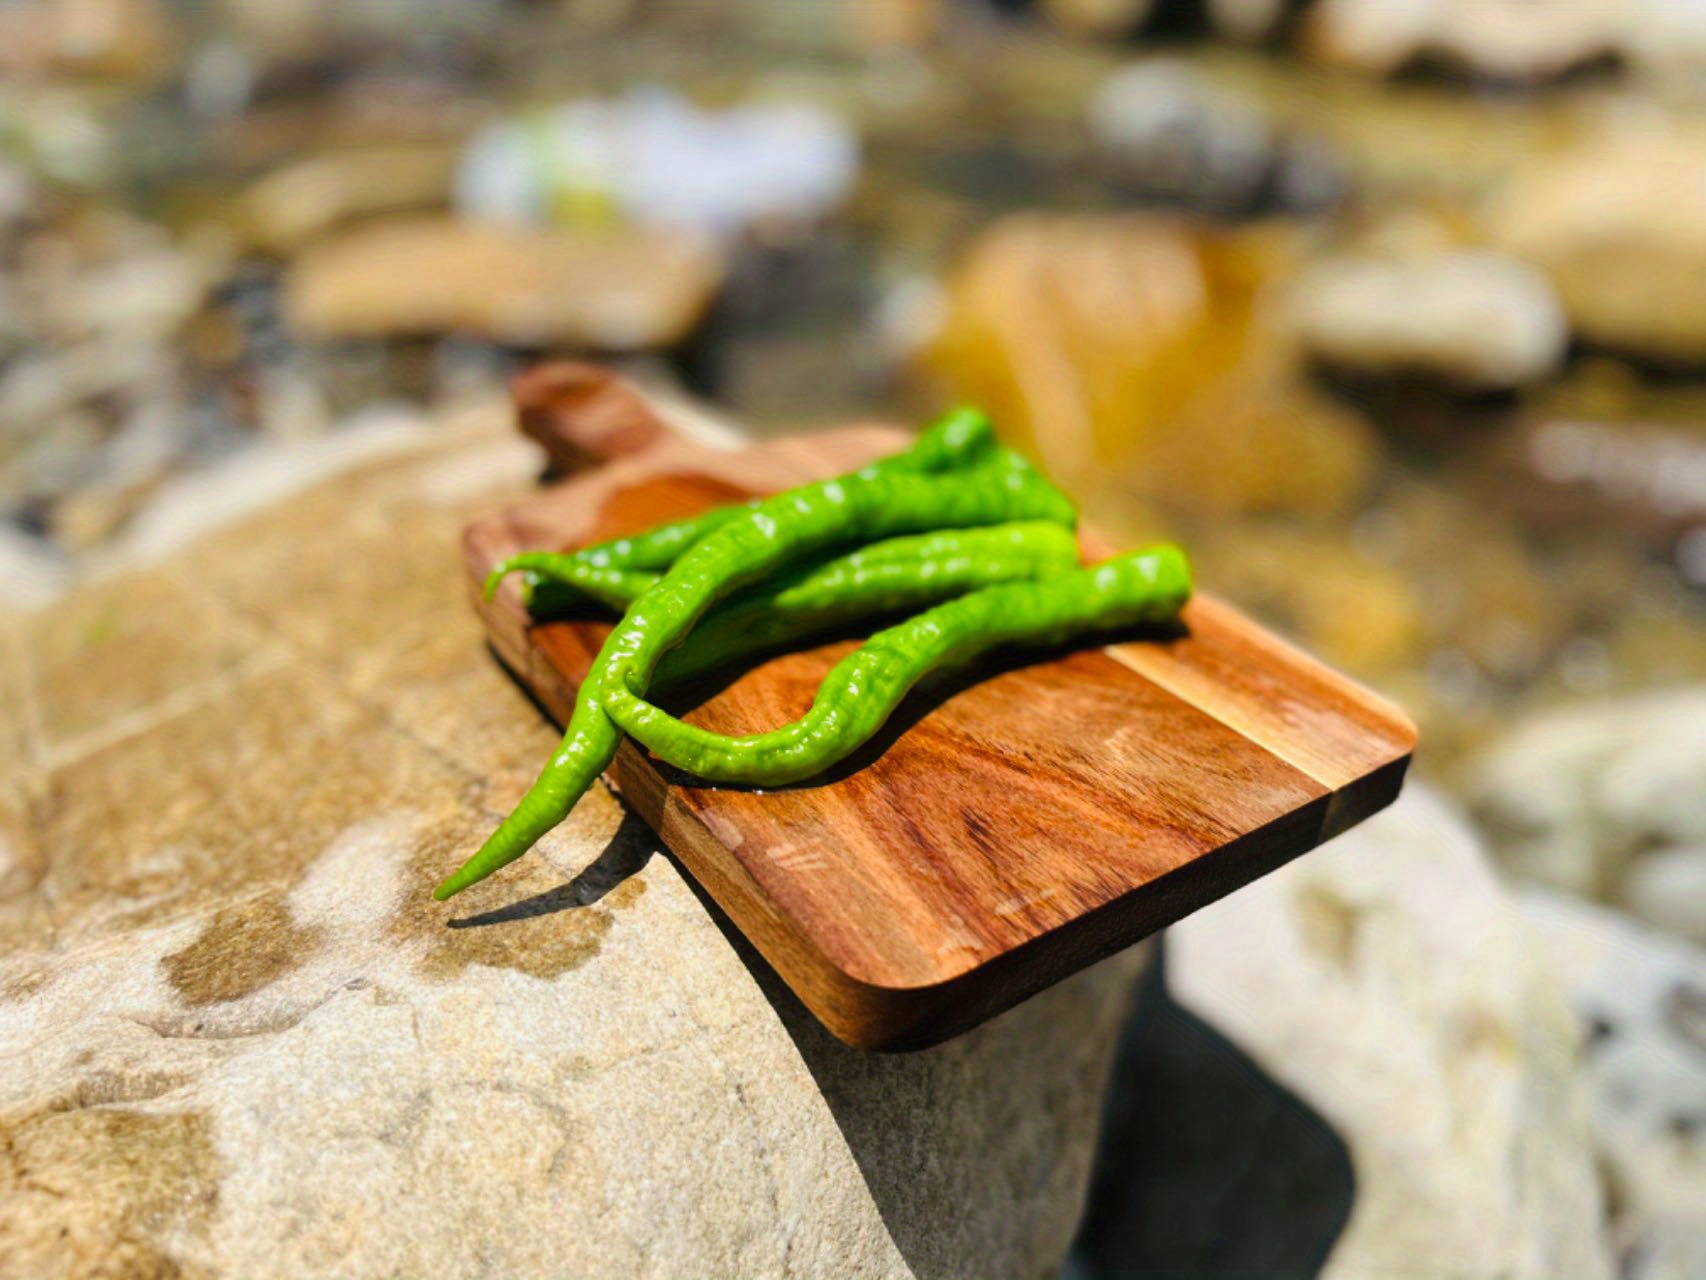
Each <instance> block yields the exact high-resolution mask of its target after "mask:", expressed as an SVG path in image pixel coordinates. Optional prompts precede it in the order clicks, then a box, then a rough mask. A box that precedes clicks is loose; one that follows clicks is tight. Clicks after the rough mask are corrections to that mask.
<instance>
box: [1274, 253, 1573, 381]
mask: <svg viewBox="0 0 1706 1280" xmlns="http://www.w3.org/2000/svg"><path fill="white" fill-rule="evenodd" d="M1293 300H1294V315H1295V319H1296V323H1297V326H1298V330H1299V334H1300V336H1301V338H1302V340H1303V344H1304V346H1305V347H1306V348H1307V349H1308V350H1309V352H1310V354H1311V355H1313V356H1315V357H1316V358H1317V359H1319V360H1322V361H1324V362H1326V363H1328V364H1331V365H1335V366H1339V367H1343V368H1348V369H1354V370H1358V371H1361V372H1367V373H1377V374H1386V373H1399V372H1411V373H1425V374H1431V375H1434V376H1437V377H1440V378H1443V379H1445V380H1447V381H1449V382H1452V383H1455V384H1458V385H1460V386H1463V387H1466V388H1477V389H1500V388H1509V387H1517V386H1521V385H1522V384H1524V383H1527V382H1532V381H1534V380H1535V379H1537V378H1541V377H1543V376H1545V375H1546V374H1548V373H1550V372H1552V371H1553V370H1554V369H1555V368H1557V367H1558V365H1559V363H1560V362H1561V361H1562V360H1563V358H1564V350H1565V347H1566V345H1567V343H1568V340H1569V332H1568V327H1567V325H1566V323H1565V319H1564V311H1563V308H1562V306H1561V305H1560V304H1559V302H1558V299H1557V296H1556V295H1555V294H1554V293H1553V291H1552V286H1551V285H1550V284H1549V283H1548V282H1547V279H1546V277H1545V276H1544V275H1542V274H1541V273H1540V272H1539V271H1537V270H1535V269H1534V268H1533V267H1530V266H1528V265H1527V264H1525V263H1522V262H1519V261H1517V260H1516V259H1514V258H1511V257H1508V256H1506V255H1504V254H1500V253H1492V252H1486V251H1470V250H1448V251H1444V252H1434V253H1427V254H1421V255H1417V256H1415V257H1413V258H1406V259H1402V260H1387V259H1382V258H1374V257H1343V258H1335V259H1329V260H1327V261H1324V262H1322V263H1321V264H1320V265H1318V266H1317V267H1315V268H1314V269H1313V270H1311V271H1309V272H1307V273H1306V274H1305V275H1304V276H1303V277H1302V278H1301V279H1299V280H1298V282H1297V284H1296V286H1295V288H1294V291H1293Z"/></svg>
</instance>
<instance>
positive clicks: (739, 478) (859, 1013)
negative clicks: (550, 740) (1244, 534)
mask: <svg viewBox="0 0 1706 1280" xmlns="http://www.w3.org/2000/svg"><path fill="white" fill-rule="evenodd" d="M515 391H516V397H517V401H518V405H519V408H520V413H521V421H522V427H523V430H525V431H527V432H528V434H530V435H532V436H534V437H535V438H536V439H538V440H539V441H540V442H541V443H542V444H543V445H544V446H545V448H546V451H547V453H548V455H549V456H550V458H551V460H552V463H553V465H554V467H555V468H556V469H557V470H558V471H559V472H560V473H571V474H569V475H568V478H567V479H566V480H564V481H563V482H561V483H558V484H555V485H552V486H551V487H549V488H546V489H544V490H543V491H541V492H540V493H539V494H538V495H537V496H535V497H533V498H530V499H529V500H527V501H526V502H524V503H522V504H521V505H519V506H517V507H515V508H512V509H511V510H509V511H506V512H503V513H501V514H498V515H494V516H492V517H491V518H489V519H485V520H481V521H478V522H476V523H475V524H473V525H471V526H470V527H469V528H468V530H467V533H466V537H465V543H464V551H465V554H466V559H467V566H468V573H469V577H470V582H471V583H472V584H474V585H475V586H476V591H475V598H476V600H477V601H478V600H479V593H478V590H477V584H478V583H479V582H480V581H481V580H482V579H483V578H484V577H485V575H486V572H487V571H488V570H489V569H490V568H491V566H492V565H493V564H494V563H495V562H497V561H498V560H500V559H502V558H503V557H505V556H506V555H508V554H510V553H511V552H513V551H518V550H522V549H527V548H568V547H572V546H575V545H578V544H581V543H585V542H589V541H596V540H598V539H602V538H606V537H611V536H615V535H617V534H621V533H630V532H634V531H636V530H639V529H641V528H644V527H646V526H649V525H651V524H654V523H656V522H658V521H660V520H666V519H673V518H676V517H679V516H683V515H687V514H691V513H692V512H695V511H698V510H701V509H703V508H706V507H709V506H712V505H714V504H717V503H723V502H729V501H732V500H737V499H741V498H745V497H747V496H749V495H751V494H754V493H768V492H774V491H776V490H779V489H783V488H787V487H789V486H791V485H794V484H798V483H800V482H802V481H806V480H810V479H814V478H818V477H821V476H825V475H830V474H835V473H839V472H842V471H846V470H849V469H851V468H853V467H856V466H859V465H861V464H863V463H865V462H867V461H869V460H870V459H872V458H875V457H877V456H879V455H882V454H885V453H888V452H891V451H893V450H894V449H896V448H898V447H900V446H901V445H902V444H903V443H904V441H905V436H904V434H903V433H901V432H898V431H896V430H895V429H893V428H887V427H874V426H857V427H847V428H843V429H840V430H835V431H830V432H826V433H823V434H821V435H813V436H809V437H793V438H789V439H785V440H777V441H773V442H768V443H764V444H757V445H753V446H751V447H750V448H744V449H738V450H729V449H720V448H716V447H713V446H711V445H708V444H706V443H700V442H695V441H693V440H690V439H689V438H687V436H685V435H683V434H680V433H679V432H677V431H675V430H673V429H672V428H671V427H670V426H669V425H667V423H666V420H665V414H664V413H663V412H662V411H661V410H659V409H658V407H657V406H655V405H654V404H652V403H651V402H649V401H648V400H647V399H645V398H644V397H643V396H641V395H640V394H639V393H638V392H636V391H635V390H634V389H633V388H631V387H629V386H628V385H626V384H625V383H623V382H622V381H620V380H619V379H617V378H615V377H614V376H612V375H610V374H609V373H607V372H605V371H603V370H601V369H598V368H595V367H593V366H587V365H556V366H549V367H546V368H543V369H539V370H535V371H534V372H532V373H530V374H527V375H524V376H523V377H522V378H520V379H518V380H517V382H516V385H515ZM1100 553H1101V552H1100V550H1098V552H1097V554H1100ZM478 607H479V608H480V611H481V614H482V616H483V617H484V619H485V621H486V625H487V627H488V628H489V630H490V633H491V638H492V641H493V644H494V646H495V647H496V649H497V651H498V653H499V654H500V656H501V657H502V658H503V660H504V662H505V663H507V664H508V665H509V666H510V667H511V668H512V669H513V670H514V672H515V673H516V674H517V675H518V676H519V677H520V679H521V680H522V681H524V682H525V683H526V684H527V686H528V687H529V688H530V689H532V690H533V692H534V693H535V694H536V695H537V697H538V698H539V699H540V701H541V702H542V703H543V704H544V706H545V707H546V708H547V709H548V710H549V711H550V713H551V714H552V715H553V716H555V717H556V718H557V719H558V720H559V721H561V720H563V719H565V718H566V717H567V716H568V714H569V711H570V710H571V708H572V707H573V705H574V691H575V688H576V685H577V683H578V682H579V680H580V679H581V678H582V676H583V675H584V674H585V671H586V669H587V666H588V664H589V662H590V661H591V659H592V657H593V655H594V654H595V653H596V652H597V649H598V646H599V644H600V643H601V641H602V640H603V638H604V635H605V633H606V631H607V630H608V627H607V625H606V624H603V623H599V622H593V621H566V622H552V623H546V624H541V625H534V624H532V623H531V621H530V619H529V617H528V615H527V612H526V610H525V608H524V607H523V606H522V604H521V598H520V593H519V588H518V585H517V583H516V580H515V579H513V578H512V579H511V580H510V581H509V583H507V584H506V586H505V589H504V590H503V591H501V592H500V593H499V595H498V597H497V599H496V600H495V601H493V602H491V603H490V604H487V603H485V602H484V601H480V602H479V606H478ZM853 643H854V641H851V640H848V641H842V642H838V643H834V644H826V645H824V646H822V647H820V648H816V649H813V650H811V651H809V652H803V653H795V654H789V655H786V656H783V657H779V658H776V659H773V660H771V661H768V662H765V663H764V664H763V665H761V666H759V667H757V668H755V669H753V670H752V671H750V672H747V673H745V674H743V675H741V676H740V677H739V678H737V679H735V680H734V681H733V682H732V683H728V684H726V686H725V687H722V688H714V689H707V690H698V691H694V695H693V696H692V697H691V698H690V699H689V700H688V701H686V702H684V703H681V704H678V705H679V706H681V707H689V706H691V707H696V709H695V710H693V711H692V713H691V715H690V717H689V718H690V719H692V720H693V721H695V722H696V723H699V724H703V725H705V726H707V727H709V728H712V729H715V730H718V731H720V732H724V733H751V732H754V731H757V730H761V729H765V728H770V727H774V726H776V725H779V724H781V723H783V722H784V721H787V720H790V719H793V718H794V717H796V716H798V715H799V714H801V713H802V712H803V711H804V710H805V708H806V707H807V706H808V705H809V704H810V702H811V697H812V694H813V692H814V691H815V690H816V688H817V685H818V682H819V681H820V680H821V678H822V677H823V675H824V674H825V672H827V671H828V670H829V668H830V667H831V666H832V665H833V664H834V663H835V662H836V661H837V660H838V659H839V658H840V657H841V656H842V655H844V654H845V653H846V652H847V651H848V649H849V648H851V647H852V645H853ZM1415 740H1416V731H1415V729H1414V727H1413V726H1412V725H1411V723H1410V721H1409V720H1408V719H1407V718H1406V717H1405V715H1404V714H1403V712H1401V711H1399V710H1398V709H1397V708H1396V707H1394V706H1392V705H1391V704H1390V703H1388V702H1386V701H1384V700H1383V699H1381V698H1379V697H1377V696H1375V695H1374V694H1372V693H1370V692H1369V691H1367V690H1366V689H1363V688H1362V687H1360V686H1358V685H1357V684H1355V683H1353V682H1352V681H1350V680H1348V679H1346V678H1345V677H1344V676H1341V675H1339V674H1337V673H1336V672H1334V671H1332V670H1330V669H1328V668H1327V667H1325V666H1323V665H1322V664H1320V663H1319V662H1316V661H1315V660H1314V659H1312V658H1309V657H1307V656H1306V655H1304V654H1302V653H1300V652H1299V651H1298V650H1296V649H1294V648H1292V647H1291V646H1290V645H1288V644H1286V643H1284V642H1283V641H1281V640H1279V639H1277V638H1276V637H1274V636H1273V635H1271V634H1269V633H1268V632H1266V631H1264V630H1263V629H1262V628H1260V627H1258V626H1256V625H1255V624H1254V623H1252V622H1251V621H1249V620H1248V619H1247V618H1245V617H1243V616H1242V615H1241V614H1239V613H1238V612H1237V611H1236V610H1234V609H1232V608H1230V607H1229V606H1228V605H1226V604H1224V603H1222V602H1220V601H1218V600H1216V599H1214V598H1213V597H1212V596H1208V595H1202V596H1199V597H1197V599H1195V600H1194V601H1193V602H1192V603H1191V605H1190V606H1189V607H1188V608H1187V610H1186V612H1185V617H1184V627H1183V629H1182V631H1181V632H1180V633H1179V634H1175V635H1169V636H1158V637H1155V638H1152V639H1140V640H1135V641H1132V642H1128V643H1121V644H1117V645H1111V646H1108V647H1105V648H1087V649H1084V650H1081V651H1078V652H1075V653H1072V654H1070V655H1068V656H1065V657H1060V658H1056V659H1053V660H1047V661H1040V660H1039V661H1032V662H1030V663H1028V664H1026V663H1016V662H1013V661H1009V662H1007V663H1006V664H1004V665H1001V664H998V665H996V666H993V667H988V668H984V669H981V670H979V671H978V672H976V673H975V675H973V676H971V677H968V678H962V679H956V680H953V681H952V682H951V683H949V684H947V685H946V686H941V685H939V686H937V687H935V688H934V689H932V690H929V691H925V692H924V693H923V694H922V695H920V696H916V697H914V698H913V699H911V700H909V701H908V703H907V704H906V705H905V706H904V707H903V708H902V709H901V711H900V712H899V713H898V714H897V715H896V717H895V720H894V721H893V722H892V724H891V727H890V729H889V730H887V731H885V732H884V733H883V734H882V735H881V737H880V739H879V741H878V742H877V743H876V744H874V745H873V749H870V750H867V751H865V752H863V753H861V755H860V756H859V757H858V759H857V761H856V762H854V763H855V765H856V767H850V768H844V769H842V770H840V771H838V772H837V773H835V774H834V775H833V776H831V777H830V778H829V779H827V780H825V781H823V782H821V783H817V784H812V785H804V786H799V787H792V788H784V789H773V790H769V791H767V792H762V793H761V792H757V791H752V790H742V789H736V788H719V787H711V786H704V785H697V786H696V785H691V782H692V780H691V779H686V778H682V777H680V776H677V775H675V774H674V772H673V771H671V770H667V767H664V766H660V765H658V764H657V763H656V762H655V761H653V760H651V759H650V758H649V757H648V756H647V755H646V754H645V753H644V752H643V751H642V750H640V749H638V748H636V747H635V746H634V745H633V744H631V743H630V744H626V745H624V747H623V749H622V752H621V754H620V755H619V756H618V757H617V760H616V763H615V765H614V766H613V768H612V769H611V771H610V773H609V774H608V775H607V776H608V779H609V781H610V782H611V783H612V784H613V785H614V786H615V787H616V788H617V789H618V790H619V791H620V792H621V794H622V796H623V798H624V799H625V800H626V801H627V803H628V804H629V805H631V806H632V807H633V808H634V809H635V810H636V811H637V812H638V813H639V814H640V816H641V817H643V818H644V819H645V820H646V821H647V822H649V823H650V824H651V825H652V826H653V828H655V829H656V830H657V832H658V834H659V835H660V836H661V837H662V838H663V840H664V841H665V843H667V844H668V846H669V847H670V849H671V850H672V851H673V852H674V853H675V854H676V856H677V857H678V858H679V859H680V861H681V862H682V863H683V864H684V865H685V866H686V867H687V868H688V870H689V871H691V873H692V874H693V875H694V876H695V877H696V878H697V879H698V880H699V882H700V883H701V884H702V885H703V886H704V887H705V889H707V890H708V891H709V892H710V893H711V895H712V896H713V897H714V898H715V899H716V900H717V902H718V903H719V904H721V906H722V907H723V909H724V910H725V911H726V912H727V913H728V915H729V916H730V918H731V919H732V920H733V921H734V922H735V924H736V925H738V926H739V927H740V929H741V930H742V931H743V932H744V933H745V934H746V935H747V937H749V938H750V939H751V940H752V942H753V943H754V944H755V945H756V946H757V947H758V949H759V950H760V951H761V952H762V953H763V954H764V956H765V958H766V959H767V960H768V961H769V962H770V963H771V964H772V965H773V966H774V967H775V968H776V970H777V972H778V973H780V974H781V976H782V977H783V979H784V980H785V981H786V982H787V983H788V985H789V986H790V987H792V988H793V990H794V991H795V992H796V993H797V994H798V995H799V996H800V998H801V999H802V1000H803V1001H804V1002H805V1003H806V1004H807V1005H808V1006H809V1007H810V1008H811V1009H812V1011H813V1012H814V1013H815V1014H816V1015H817V1016H818V1017H819V1018H820V1019H822V1020H823V1022H824V1023H825V1024H826V1025H827V1026H828V1027H829V1028H830V1030H832V1031H833V1032H834V1033H835V1034H836V1035H837V1036H839V1037H840V1038H841V1039H843V1040H844V1041H846V1042H847V1043H849V1044H852V1045H858V1046H863V1047H867V1048H874V1049H911V1048H922V1047H924V1046H927V1045H931V1044H935V1043H937V1042H938V1041H941V1040H944V1039H946V1038H947V1037H949V1036H952V1035H954V1034H956V1033H958V1032H960V1031H964V1030H966V1029H967V1028H969V1027H971V1026H974V1025H976V1024H977V1023H979V1022H981V1021H983V1020H984V1019H986V1018H989V1017H991V1016H992V1015H994V1014H996V1013H999V1012H1001V1011H1002V1010H1003V1009H1006V1008H1009V1007H1010V1006H1012V1005H1014V1004H1016V1003H1017V1002H1019V1001H1020V1000H1023V999H1024V998H1025V997H1027V996H1029V995H1032V994H1033V993H1035V992H1037V991H1039V990H1041V989H1042V988H1043V987H1046V986H1048V985H1049V984H1051V983H1054V982H1057V981H1059V980H1060V979H1061V978H1063V977H1065V976H1066V975H1068V974H1070V973H1073V972H1075V971H1076V970H1078V969H1081V968H1083V967H1085V966H1086V965H1089V964H1092V963H1094V962H1095V961H1097V960H1099V959H1101V958H1102V957H1104V956H1107V955H1110V954H1112V953H1113V952H1115V951H1118V950H1120V949H1121V948H1123V947H1126V946H1128V945H1130V944H1131V943H1132V942H1135V941H1137V940H1138V939H1140V938H1142V937H1144V936H1146V935H1148V934H1150V933H1153V932H1154V931H1156V930H1157V929H1160V928H1161V927H1162V926H1164V925H1166V924H1169V923H1171V922H1172V921H1174V920H1177V919H1179V918H1180V917H1181V916H1184V915H1186V914H1188V913H1189V912H1191V911H1194V910H1196V909H1197V908H1198V907H1201V906H1203V905H1205V904H1206V903H1209V902H1212V901H1214V900H1215V899H1217V898H1219V897H1221V896H1222V895H1224V894H1226V893H1229V892H1231V891H1232V890H1233V889H1236V888H1238V887H1239V886H1240V885H1242V884H1245V883H1247V882H1248V881H1250V880H1253V879H1255V878H1256V877H1257V876H1260V875H1263V874H1265V873H1266V872H1268V871H1271V870H1272V869H1274V868H1275V867H1277V866H1279V865H1280V864H1282V863H1284V862H1286V861H1287V860H1288V859H1291V858H1294V857H1296V856H1297V855H1298V854H1300V853H1303V852H1305V851H1307V850H1309V849H1312V848H1314V847H1315V846H1316V845H1318V844H1320V843H1321V842H1322V841H1323V840H1326V839H1328V838H1329V837H1330V836H1333V835H1336V834H1338V833H1339V832H1341V831H1343V830H1345V829H1346V828H1347V827H1349V826H1352V825H1354V824H1355V823H1357V822H1360V821H1361V820H1362V819H1363V818H1365V817H1367V816H1368V815H1369V814H1371V813H1373V812H1375V811H1376V810H1377V809H1380V808H1382V807H1384V806H1385V805H1387V804H1389V803H1390V802H1391V801H1392V800H1393V799H1394V798H1395V797H1396V796H1397V794H1398V789H1399V786H1400V784H1401V783H1402V781H1403V777H1404V770H1405V767H1406V766H1407V765H1408V763H1409V759H1410V752H1411V750H1412V748H1413V747H1414V744H1415Z"/></svg>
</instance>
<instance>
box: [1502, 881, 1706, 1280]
mask: <svg viewBox="0 0 1706 1280" xmlns="http://www.w3.org/2000/svg"><path fill="white" fill-rule="evenodd" d="M1523 910H1524V913H1525V915H1526V916H1527V918H1528V920H1529V922H1530V924H1531V926H1532V927H1533V929H1534V931H1535V933H1536V934H1537V935H1538V937H1539V938H1540V940H1541V944H1542V947H1543V948H1544V951H1545V954H1546V956H1547V960H1548V962H1549V963H1550V965H1551V967H1552V968H1553V970H1554V971H1555V972H1556V973H1557V974H1558V975H1559V976H1560V977H1561V978H1562V980H1563V982H1564V985H1565V988H1566V990H1567V991H1568V993H1569V998H1570V1001H1571V1003H1572V1004H1573V1005H1574V1006H1575V1007H1576V1010H1577V1012H1578V1013H1579V1014H1580V1015H1581V1017H1582V1018H1583V1020H1584V1021H1586V1022H1587V1024H1588V1025H1589V1026H1590V1027H1591V1028H1592V1037H1591V1039H1590V1040H1589V1042H1588V1044H1587V1047H1586V1052H1585V1055H1584V1065H1585V1073H1586V1078H1587V1082H1588V1097H1589V1105H1590V1114H1591V1116H1592V1122H1593V1133H1594V1141H1595V1144H1596V1145H1597V1147H1598V1149H1599V1156H1600V1162H1601V1165H1602V1166H1603V1168H1604V1169H1605V1170H1606V1173H1607V1176H1608V1177H1609V1179H1610V1184H1611V1186H1610V1192H1611V1194H1610V1200H1611V1203H1612V1204H1613V1205H1614V1206H1616V1218H1615V1222H1614V1226H1615V1231H1616V1238H1617V1243H1618V1247H1619V1250H1620V1251H1621V1254H1622V1259H1621V1260H1622V1264H1623V1274H1624V1275H1626V1276H1631V1277H1635V1278H1636V1280H1697V1278H1698V1277H1699V1276H1701V1275H1706V952H1703V951H1701V950H1700V949H1699V948H1697V947H1689V946H1685V945H1683V944H1682V943H1679V942H1677V941H1675V940H1674V939H1671V938H1666V937H1662V936H1660V935H1658V934H1654V933H1651V932H1649V931H1648V930H1645V929H1642V928H1641V927H1640V926H1638V925H1636V924H1633V923H1632V922H1630V921H1628V920H1626V919H1624V918H1622V917H1620V916H1618V915H1616V914H1615V913H1613V912H1610V911H1605V910H1602V909H1600V908H1597V907H1592V906H1589V905H1588V904H1586V903H1583V902H1579V901H1576V900H1574V899H1571V898H1567V897H1564V896H1562V895H1552V894H1541V893H1532V894H1530V895H1528V896H1527V897H1526V898H1525V900H1524V903H1523Z"/></svg>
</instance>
